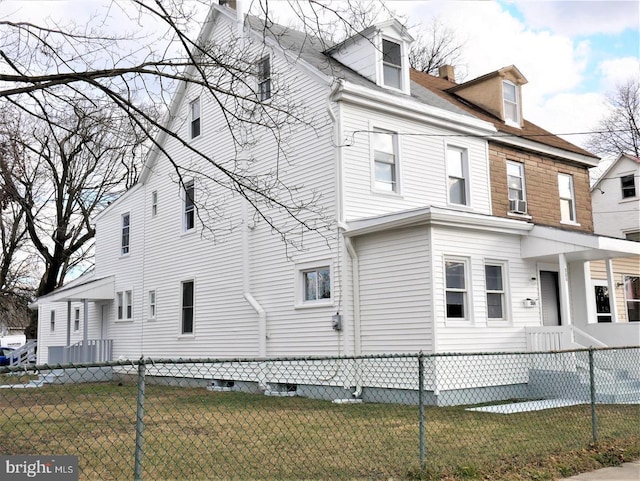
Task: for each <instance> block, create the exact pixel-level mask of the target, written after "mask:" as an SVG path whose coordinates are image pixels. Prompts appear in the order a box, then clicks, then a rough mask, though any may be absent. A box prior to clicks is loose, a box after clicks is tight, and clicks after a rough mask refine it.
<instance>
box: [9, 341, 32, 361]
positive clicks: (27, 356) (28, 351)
mask: <svg viewBox="0 0 640 481" xmlns="http://www.w3.org/2000/svg"><path fill="white" fill-rule="evenodd" d="M37 348H38V341H35V340H33V339H30V340H29V341H27V343H26V344H24V345H22V346H20V347H19V348H17V349H16V350H15V351H13V352H12V353H11V362H10V365H11V366H19V365H23V364H32V363H35V362H36V349H37Z"/></svg>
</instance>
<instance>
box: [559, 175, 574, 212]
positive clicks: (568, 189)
mask: <svg viewBox="0 0 640 481" xmlns="http://www.w3.org/2000/svg"><path fill="white" fill-rule="evenodd" d="M558 193H559V195H560V221H561V222H570V223H575V222H576V198H575V193H574V191H573V176H572V175H570V174H558Z"/></svg>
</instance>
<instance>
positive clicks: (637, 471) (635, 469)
mask: <svg viewBox="0 0 640 481" xmlns="http://www.w3.org/2000/svg"><path fill="white" fill-rule="evenodd" d="M569 480H575V481H578V480H579V481H639V480H640V461H635V462H633V463H624V464H623V465H622V466H615V467H612V468H602V469H598V470H597V471H592V472H590V473H583V474H579V475H577V476H571V477H570V478H562V481H569Z"/></svg>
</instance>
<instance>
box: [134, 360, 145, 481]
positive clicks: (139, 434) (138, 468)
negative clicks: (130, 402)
mask: <svg viewBox="0 0 640 481" xmlns="http://www.w3.org/2000/svg"><path fill="white" fill-rule="evenodd" d="M145 370H146V369H145V361H144V357H142V358H140V364H138V401H137V410H136V452H135V467H134V474H133V475H134V479H135V480H136V481H140V480H141V479H142V444H143V430H144V387H145V384H144V376H145Z"/></svg>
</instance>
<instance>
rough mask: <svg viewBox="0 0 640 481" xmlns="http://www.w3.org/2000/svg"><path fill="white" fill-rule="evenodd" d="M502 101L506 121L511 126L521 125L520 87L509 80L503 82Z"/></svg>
mask: <svg viewBox="0 0 640 481" xmlns="http://www.w3.org/2000/svg"><path fill="white" fill-rule="evenodd" d="M502 100H503V109H504V121H505V122H507V123H510V124H515V125H519V124H520V105H519V104H520V99H519V98H518V87H517V85H516V84H514V83H513V82H510V81H508V80H503V81H502Z"/></svg>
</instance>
